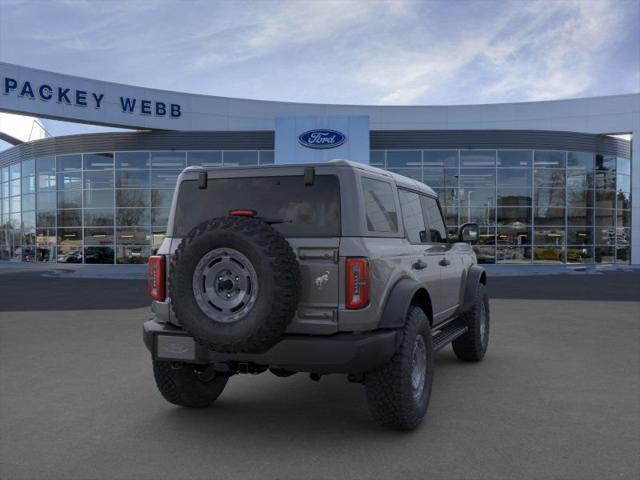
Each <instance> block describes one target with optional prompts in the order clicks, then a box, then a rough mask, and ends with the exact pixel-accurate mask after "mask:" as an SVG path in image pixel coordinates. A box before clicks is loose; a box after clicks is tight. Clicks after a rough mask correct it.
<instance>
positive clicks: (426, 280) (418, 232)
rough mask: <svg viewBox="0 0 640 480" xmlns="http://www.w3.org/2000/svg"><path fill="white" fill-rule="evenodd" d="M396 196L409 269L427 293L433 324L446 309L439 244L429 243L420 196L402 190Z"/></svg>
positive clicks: (441, 252)
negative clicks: (406, 247) (400, 213)
mask: <svg viewBox="0 0 640 480" xmlns="http://www.w3.org/2000/svg"><path fill="white" fill-rule="evenodd" d="M398 194H399V197H400V206H401V208H402V220H403V223H404V228H405V235H406V238H407V242H408V249H409V252H410V255H411V270H412V273H413V275H414V276H415V277H416V278H417V279H418V280H419V282H420V283H421V284H422V285H424V286H425V288H426V289H427V291H428V292H429V295H430V296H431V306H432V308H433V315H434V321H435V322H438V321H439V320H440V319H441V318H442V316H443V315H444V314H445V313H444V312H445V311H446V310H447V308H448V306H447V304H446V303H445V302H444V301H443V292H442V284H441V270H442V266H441V265H440V262H441V260H442V259H443V258H444V252H443V250H442V249H441V248H440V247H439V245H437V244H436V245H434V244H432V242H431V241H430V237H429V231H428V230H429V229H428V228H427V226H428V224H427V222H426V215H425V214H424V212H423V206H422V195H420V194H418V193H416V192H412V191H409V190H405V189H402V188H399V189H398Z"/></svg>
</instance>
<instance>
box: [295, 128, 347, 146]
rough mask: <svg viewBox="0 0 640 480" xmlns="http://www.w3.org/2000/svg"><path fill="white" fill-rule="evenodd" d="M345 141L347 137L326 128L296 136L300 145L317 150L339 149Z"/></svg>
mask: <svg viewBox="0 0 640 480" xmlns="http://www.w3.org/2000/svg"><path fill="white" fill-rule="evenodd" d="M346 140H347V137H346V135H345V134H344V133H340V132H336V131H335V130H329V129H327V128H320V129H316V130H309V131H307V132H304V133H303V134H301V135H299V136H298V141H299V142H300V144H301V145H303V146H305V147H307V148H317V149H324V148H335V147H339V146H340V145H342V144H343V143H344V142H345V141H346Z"/></svg>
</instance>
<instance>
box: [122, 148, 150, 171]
mask: <svg viewBox="0 0 640 480" xmlns="http://www.w3.org/2000/svg"><path fill="white" fill-rule="evenodd" d="M116 168H149V153H147V152H118V153H116Z"/></svg>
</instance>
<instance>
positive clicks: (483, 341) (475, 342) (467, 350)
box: [452, 283, 489, 362]
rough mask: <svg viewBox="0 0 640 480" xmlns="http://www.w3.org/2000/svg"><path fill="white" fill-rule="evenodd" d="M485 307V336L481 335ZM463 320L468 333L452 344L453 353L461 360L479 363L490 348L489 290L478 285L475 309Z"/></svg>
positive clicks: (464, 315) (465, 315)
mask: <svg viewBox="0 0 640 480" xmlns="http://www.w3.org/2000/svg"><path fill="white" fill-rule="evenodd" d="M483 305H484V315H485V318H484V322H485V327H484V334H481V330H482V329H481V322H482V321H483V320H482V307H483ZM461 318H462V319H463V320H464V322H465V323H466V325H467V328H468V330H467V333H465V334H464V335H462V336H460V337H458V338H456V339H455V340H454V341H453V342H452V347H453V351H454V353H455V354H456V356H457V357H458V358H459V359H460V360H464V361H466V362H479V361H480V360H482V359H483V358H484V355H485V353H487V348H488V347H489V296H488V295H487V288H486V287H485V286H484V285H483V284H482V283H478V287H477V288H476V295H475V299H474V302H473V307H472V308H471V310H469V311H468V312H467V313H465V314H463V315H462V316H461Z"/></svg>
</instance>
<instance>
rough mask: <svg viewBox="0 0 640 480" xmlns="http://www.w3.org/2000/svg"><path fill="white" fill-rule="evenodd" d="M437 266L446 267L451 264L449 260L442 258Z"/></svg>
mask: <svg viewBox="0 0 640 480" xmlns="http://www.w3.org/2000/svg"><path fill="white" fill-rule="evenodd" d="M438 265H441V266H443V267H446V266H448V265H451V262H450V261H449V260H447V259H446V258H443V259H442V260H440V261H439V262H438Z"/></svg>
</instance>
